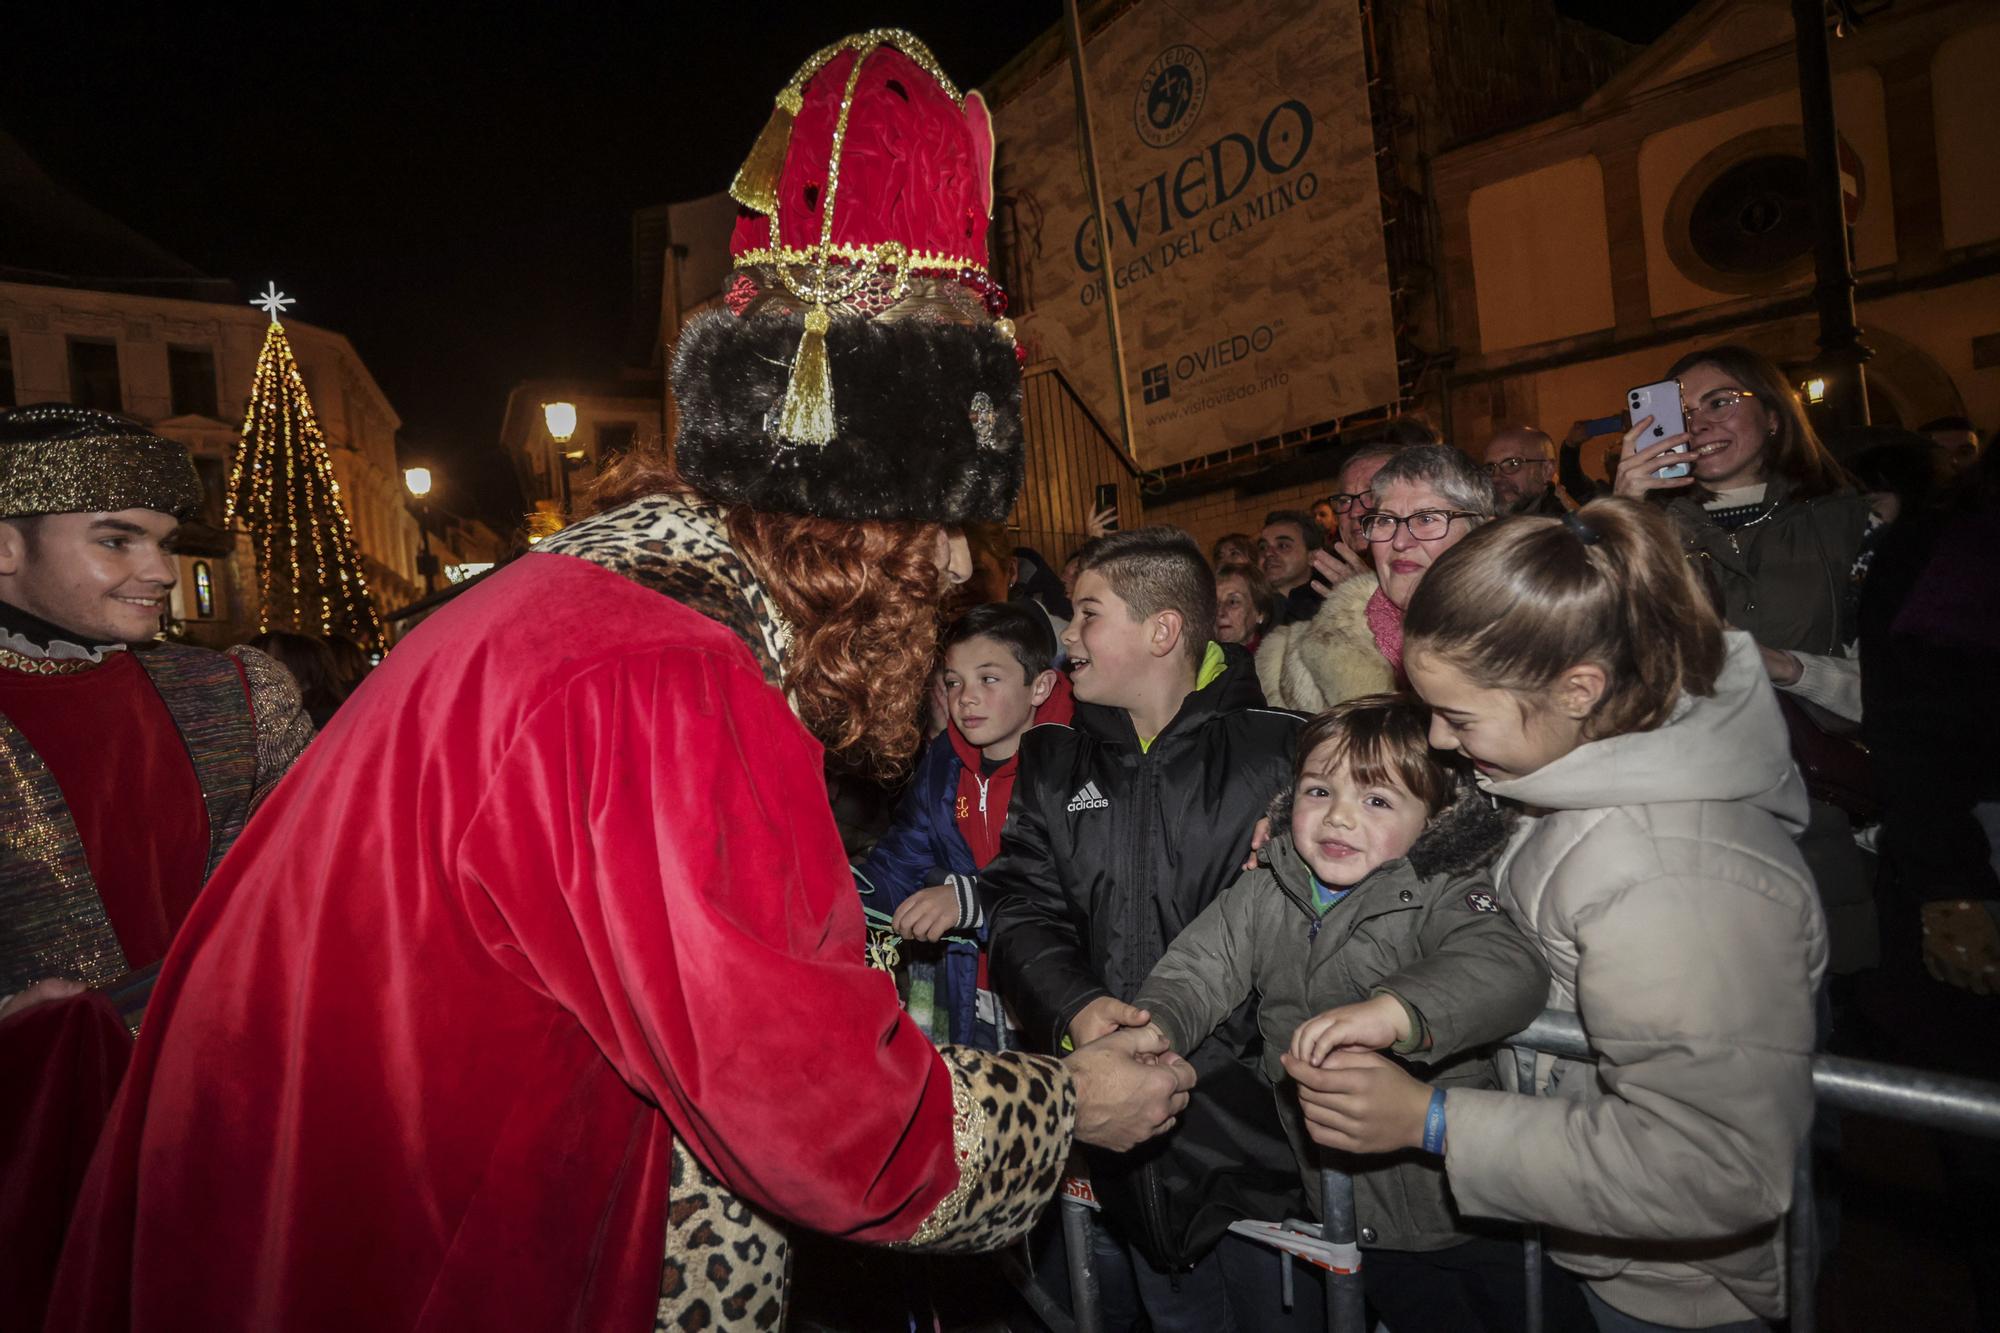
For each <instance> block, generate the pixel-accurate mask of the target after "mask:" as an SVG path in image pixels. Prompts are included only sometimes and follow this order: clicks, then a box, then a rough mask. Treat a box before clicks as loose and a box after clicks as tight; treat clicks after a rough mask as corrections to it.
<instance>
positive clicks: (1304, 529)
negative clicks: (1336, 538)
mask: <svg viewBox="0 0 2000 1333" xmlns="http://www.w3.org/2000/svg"><path fill="white" fill-rule="evenodd" d="M1273 523H1289V524H1291V525H1292V526H1293V527H1295V528H1297V529H1298V530H1299V541H1300V542H1301V543H1303V544H1304V545H1305V547H1306V548H1307V549H1308V550H1310V549H1311V548H1313V547H1315V546H1318V545H1319V543H1320V538H1321V537H1322V536H1324V534H1323V533H1321V532H1320V530H1319V524H1318V523H1317V522H1315V521H1314V520H1313V516H1312V515H1311V514H1308V513H1307V512H1306V511H1305V510H1303V509H1273V510H1272V511H1271V512H1270V513H1268V514H1266V515H1264V526H1265V527H1267V528H1268V527H1270V526H1271V525H1272V524H1273Z"/></svg>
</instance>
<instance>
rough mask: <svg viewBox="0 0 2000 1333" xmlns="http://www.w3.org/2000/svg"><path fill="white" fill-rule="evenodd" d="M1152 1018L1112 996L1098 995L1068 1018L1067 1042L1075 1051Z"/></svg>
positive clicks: (1145, 1022) (1139, 1026)
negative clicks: (1073, 1016)
mask: <svg viewBox="0 0 2000 1333" xmlns="http://www.w3.org/2000/svg"><path fill="white" fill-rule="evenodd" d="M1152 1021H1153V1016H1152V1015H1151V1014H1149V1013H1147V1012H1146V1011H1145V1010H1144V1009H1140V1008H1138V1007H1137V1006H1135V1005H1129V1004H1127V1003H1125V1002H1124V1001H1123V1000H1121V999H1119V998H1118V997H1117V996H1115V995H1100V996H1098V997H1097V998H1096V999H1094V1000H1092V1001H1091V1002H1090V1003H1089V1004H1086V1005H1085V1006H1083V1008H1082V1009H1080V1010H1078V1011H1077V1015H1076V1017H1075V1018H1072V1019H1071V1020H1070V1021H1069V1040H1070V1045H1071V1046H1073V1047H1074V1048H1075V1049H1077V1050H1079V1051H1080V1050H1082V1049H1083V1048H1084V1047H1086V1046H1088V1045H1090V1043H1092V1042H1093V1041H1096V1040H1097V1039H1098V1038H1099V1037H1102V1036H1104V1035H1106V1034H1107V1033H1112V1032H1116V1031H1117V1030H1118V1029H1119V1028H1142V1027H1145V1026H1147V1025H1148V1024H1150V1023H1151V1022H1152Z"/></svg>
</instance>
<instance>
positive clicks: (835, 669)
mask: <svg viewBox="0 0 2000 1333" xmlns="http://www.w3.org/2000/svg"><path fill="white" fill-rule="evenodd" d="M663 491H680V492H684V493H694V492H693V491H692V488H691V487H689V486H688V485H687V483H686V482H684V481H682V480H681V478H680V477H679V475H678V474H676V473H675V471H674V469H673V466H672V464H671V463H670V462H668V461H667V460H666V459H665V458H663V457H661V456H660V455H658V454H650V453H648V454H640V453H637V452H635V453H633V454H629V455H627V456H626V457H625V458H624V459H622V460H620V462H619V463H618V464H617V465H615V466H614V467H613V468H612V469H611V470H609V471H608V472H606V473H605V474H604V475H603V476H602V477H601V478H600V479H599V480H598V483H597V485H596V486H595V487H594V488H593V489H592V492H591V504H592V507H593V509H594V510H597V511H599V512H601V511H603V510H606V509H612V508H615V507H617V506H618V505H621V504H625V503H627V502H628V501H631V500H635V499H637V498H639V497H640V496H642V495H651V494H657V493H660V492H663ZM726 523H727V526H728V528H729V539H730V543H731V544H732V545H733V546H735V548H736V551H737V553H738V554H739V555H741V556H742V557H743V558H744V560H745V561H747V562H748V563H749V565H750V568H751V570H752V571H753V572H754V573H755V574H756V575H757V578H758V580H759V581H760V582H762V583H763V585H764V590H765V591H766V592H767V593H769V594H770V596H771V600H772V601H773V602H775V603H776V604H777V607H778V610H779V612H780V613H781V614H783V616H784V617H785V619H786V620H787V621H788V622H790V624H791V626H792V644H791V647H790V649H789V650H788V651H787V652H786V655H785V689H786V691H787V693H789V694H790V696H791V700H792V705H793V707H794V708H796V709H797V710H798V714H799V718H800V720H801V721H803V722H804V723H805V724H806V727H807V729H808V730H810V731H811V732H812V733H813V735H815V736H817V737H818V738H819V741H820V743H821V744H822V745H824V746H826V748H827V755H828V759H829V760H830V761H831V762H832V763H833V764H834V765H835V766H837V767H839V768H841V769H843V770H846V771H849V772H855V773H863V774H867V775H870V776H874V777H878V778H882V779H884V780H890V779H894V778H897V777H900V776H901V775H902V774H903V773H905V772H906V771H907V770H908V768H909V765H910V762H911V761H912V760H913V759H914V758H915V756H916V752H917V747H918V745H919V744H920V743H921V742H922V740H923V706H924V686H925V682H926V680H927V678H928V677H929V675H930V670H931V666H932V664H933V662H934V660H935V659H936V657H937V636H938V628H939V604H940V601H941V594H942V589H941V586H940V585H941V584H942V582H943V580H942V577H941V574H940V571H939V569H938V565H937V547H938V534H939V533H940V532H941V531H942V530H943V529H942V527H941V525H939V524H936V523H914V522H887V521H882V520H870V521H860V522H856V521H849V520H845V519H829V518H807V517H802V516H799V515H794V514H769V513H760V512H758V511H756V510H753V509H750V508H748V507H747V506H742V505H738V506H735V507H733V508H731V509H729V510H728V511H727V514H726Z"/></svg>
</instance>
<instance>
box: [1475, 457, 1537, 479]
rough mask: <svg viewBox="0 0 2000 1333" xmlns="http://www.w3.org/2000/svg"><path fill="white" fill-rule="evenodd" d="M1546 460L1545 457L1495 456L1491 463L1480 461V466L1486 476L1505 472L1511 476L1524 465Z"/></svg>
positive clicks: (1529, 465)
mask: <svg viewBox="0 0 2000 1333" xmlns="http://www.w3.org/2000/svg"><path fill="white" fill-rule="evenodd" d="M1548 461H1549V460H1548V459H1546V458H1496V459H1494V460H1493V461H1492V462H1491V463H1482V464H1480V466H1481V467H1483V468H1485V469H1486V472H1487V475H1488V476H1493V477H1497V476H1500V475H1501V474H1502V473H1505V474H1506V475H1507V476H1510V477H1511V476H1513V475H1514V474H1515V473H1516V472H1519V471H1520V470H1521V469H1522V468H1524V467H1534V466H1538V465H1540V464H1544V463H1547V462H1548Z"/></svg>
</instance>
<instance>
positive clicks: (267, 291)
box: [250, 282, 298, 324]
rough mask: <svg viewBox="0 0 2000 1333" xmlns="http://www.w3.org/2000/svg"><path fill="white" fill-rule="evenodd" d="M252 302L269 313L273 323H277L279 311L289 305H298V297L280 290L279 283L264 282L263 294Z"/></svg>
mask: <svg viewBox="0 0 2000 1333" xmlns="http://www.w3.org/2000/svg"><path fill="white" fill-rule="evenodd" d="M250 304H251V305H254V306H256V307H257V308H258V309H259V310H262V311H263V312H264V313H265V314H267V315H269V316H270V317H271V322H272V323H273V324H276V323H277V322H278V312H279V311H281V310H283V309H284V308H285V307H286V306H288V305H297V304H298V299H297V298H296V297H291V296H287V295H285V294H284V293H283V292H281V291H279V290H278V284H277V283H275V282H267V283H265V284H264V293H263V295H261V296H259V297H257V299H256V300H254V301H252V302H251V303H250Z"/></svg>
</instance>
